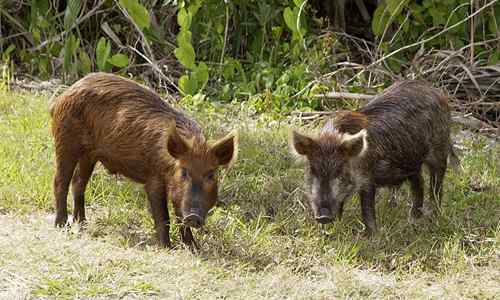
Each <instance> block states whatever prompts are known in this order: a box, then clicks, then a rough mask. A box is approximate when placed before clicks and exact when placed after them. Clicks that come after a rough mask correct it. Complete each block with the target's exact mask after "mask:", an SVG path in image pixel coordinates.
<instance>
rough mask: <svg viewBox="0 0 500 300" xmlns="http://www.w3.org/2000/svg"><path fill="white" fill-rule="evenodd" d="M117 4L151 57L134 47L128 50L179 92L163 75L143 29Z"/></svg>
mask: <svg viewBox="0 0 500 300" xmlns="http://www.w3.org/2000/svg"><path fill="white" fill-rule="evenodd" d="M116 4H117V5H118V8H119V9H120V10H121V12H122V13H123V15H124V16H125V17H126V18H127V19H128V20H129V22H130V23H132V25H133V26H134V28H135V29H136V31H137V32H138V33H139V35H140V37H141V41H142V48H143V49H144V50H145V51H146V52H147V54H148V56H149V57H148V56H147V55H145V54H144V53H142V52H141V51H139V50H137V49H136V48H134V47H132V46H128V48H129V49H131V50H133V51H134V52H136V53H137V54H139V55H140V56H141V57H142V58H143V59H144V60H146V61H147V62H148V63H149V64H150V65H151V67H152V68H153V70H154V71H155V72H156V73H157V74H158V77H159V78H161V79H164V80H165V81H167V82H168V83H169V84H170V85H172V86H173V87H175V89H176V90H177V91H179V88H178V87H177V85H176V84H175V83H174V82H173V81H172V80H171V79H170V78H168V77H167V76H166V75H165V74H163V72H162V70H161V69H160V67H159V66H158V63H157V62H156V60H155V57H154V53H153V50H152V49H151V47H150V46H149V43H148V41H147V39H146V37H145V36H144V33H143V32H142V29H141V28H139V26H137V24H136V23H135V22H134V20H133V19H132V17H130V15H129V14H128V12H127V10H126V9H124V8H123V7H122V6H121V5H120V3H119V2H118V1H117V0H116Z"/></svg>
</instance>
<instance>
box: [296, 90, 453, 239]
mask: <svg viewBox="0 0 500 300" xmlns="http://www.w3.org/2000/svg"><path fill="white" fill-rule="evenodd" d="M290 144H291V145H290V146H291V148H292V151H295V152H296V153H297V154H299V155H302V156H304V157H306V158H307V170H306V178H307V184H308V186H309V198H310V203H311V207H312V210H313V214H314V217H315V219H316V220H317V221H318V222H320V223H329V222H332V221H333V220H334V219H335V217H337V218H339V219H340V218H341V216H342V212H343V208H344V204H345V202H346V201H347V200H348V199H350V198H351V197H352V195H353V193H355V192H356V193H358V194H359V196H360V199H361V213H362V218H363V222H364V224H365V226H366V233H367V234H371V233H373V232H375V231H376V229H377V226H376V220H375V194H376V191H377V188H378V187H381V186H389V187H397V186H399V185H401V184H402V183H403V182H405V181H409V182H410V185H411V190H412V194H413V205H412V209H411V215H410V216H411V217H414V218H419V217H421V215H422V205H423V200H424V193H423V182H422V165H426V166H427V168H428V170H429V174H430V197H431V199H432V200H433V201H434V202H435V203H439V202H440V198H441V194H442V183H443V177H444V175H445V171H446V167H447V158H448V155H449V154H452V155H453V157H454V153H453V151H452V148H451V142H450V109H449V107H448V102H447V97H445V96H444V95H443V94H441V92H440V91H439V90H437V89H435V88H433V87H432V86H430V85H429V84H427V83H425V82H419V81H403V82H399V83H396V84H394V85H392V86H391V87H389V88H388V89H387V90H385V92H384V93H383V94H381V95H378V96H377V97H375V98H374V99H373V100H372V101H370V102H369V103H368V104H367V105H366V106H364V107H363V108H361V109H359V110H358V111H352V112H351V111H341V112H338V113H337V114H336V115H335V117H334V118H333V120H330V121H328V122H327V124H326V125H325V126H324V127H323V128H322V130H321V132H320V133H319V136H318V137H309V136H306V135H303V134H300V133H298V132H296V131H292V132H291V135H290ZM454 158H456V157H454Z"/></svg>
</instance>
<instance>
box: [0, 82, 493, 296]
mask: <svg viewBox="0 0 500 300" xmlns="http://www.w3.org/2000/svg"><path fill="white" fill-rule="evenodd" d="M49 98H50V95H45V94H40V95H34V94H29V93H22V92H5V91H3V92H2V91H0V245H1V246H0V298H3V297H7V298H10V296H13V295H17V296H21V297H27V298H45V297H56V298H75V297H83V298H88V297H90V298H92V297H114V298H120V297H130V298H149V297H159V298H182V299H185V298H187V299H191V298H205V297H208V298H227V299H234V298H239V299H249V298H275V299H283V298H291V299H297V298H299V299H327V298H337V297H338V298H367V297H368V298H386V297H388V298H426V299H427V298H442V297H446V298H457V297H458V298H481V299H489V298H490V299H492V298H495V297H496V296H498V295H499V294H500V258H499V256H500V249H499V239H500V237H499V232H500V225H499V219H500V196H499V195H500V165H499V161H500V158H499V157H500V146H499V145H498V144H497V143H494V142H492V141H490V140H487V139H485V138H484V137H481V136H473V138H469V139H467V140H464V141H461V142H460V144H463V145H462V146H463V148H464V151H463V153H462V156H461V160H462V164H463V169H462V170H461V171H460V172H454V171H450V172H448V174H447V178H446V181H445V187H444V189H445V197H444V199H443V207H442V212H441V214H439V215H437V216H434V217H432V218H424V219H423V220H421V221H419V222H418V223H417V224H415V225H412V224H409V223H408V221H407V219H408V217H407V216H408V210H409V203H410V198H409V191H408V188H407V187H404V188H403V189H402V190H401V191H400V193H399V198H398V205H397V207H395V208H393V207H390V206H389V204H388V201H387V200H388V192H387V191H386V190H385V189H382V190H381V191H380V193H379V195H378V204H377V218H378V224H379V229H380V233H379V234H378V235H377V236H375V237H373V238H371V239H366V238H364V237H363V236H362V232H363V225H362V222H361V218H360V208H359V202H358V200H357V199H353V201H351V202H350V204H349V205H348V207H347V208H346V211H345V213H344V217H343V220H342V221H341V222H338V223H335V224H331V225H327V226H321V225H318V224H317V223H315V222H314V220H312V218H311V216H310V211H309V209H308V204H307V200H306V199H305V197H304V191H303V166H302V165H301V163H299V162H297V161H296V160H295V159H294V158H293V157H292V156H291V155H290V154H289V153H288V147H287V129H288V128H289V127H290V123H293V124H295V126H297V125H296V120H291V121H290V120H288V121H281V122H280V121H275V120H273V119H271V118H269V117H267V116H266V115H252V112H251V111H250V109H248V108H247V107H245V106H216V105H208V104H203V103H201V104H200V103H194V104H191V105H190V106H189V113H190V114H192V115H193V116H195V118H196V119H197V120H199V121H200V123H202V124H204V126H205V127H206V131H207V134H208V135H209V136H210V137H213V138H215V137H220V136H221V135H223V134H224V133H226V132H227V131H229V130H230V129H232V128H233V127H237V128H239V129H240V151H239V157H238V161H237V163H236V164H235V165H234V167H233V168H232V169H231V170H229V171H227V172H225V173H224V174H223V176H222V178H223V181H222V183H221V188H220V189H221V191H220V203H219V207H218V208H217V209H216V210H215V211H214V212H213V214H212V215H211V216H210V217H209V219H208V224H207V226H206V228H205V229H204V230H203V232H197V233H196V234H195V235H196V238H197V239H198V240H199V242H200V246H201V250H200V251H199V252H197V253H191V252H189V251H188V250H186V249H184V248H182V247H180V248H179V249H177V250H164V249H159V248H157V247H156V246H155V242H156V241H155V238H154V231H153V226H152V220H151V217H150V215H149V212H148V209H147V206H146V201H145V194H144V192H143V190H142V187H141V186H140V185H137V184H134V183H132V182H130V181H128V180H124V179H122V178H117V177H113V176H110V175H108V174H107V173H106V171H105V170H103V169H102V168H101V167H99V168H98V169H97V171H96V172H95V173H94V176H93V177H92V180H91V182H90V184H89V187H88V189H87V193H86V199H87V201H86V209H87V216H88V218H89V224H88V227H87V228H86V229H85V230H83V231H78V230H77V228H72V229H70V230H68V231H64V230H56V229H54V228H52V221H53V215H52V214H53V208H52V201H53V197H52V187H51V186H52V176H53V172H54V164H53V159H54V156H53V145H52V140H51V136H50V129H49V115H48V109H47V108H48V101H49ZM69 199H71V198H70V197H69ZM68 203H70V206H71V201H68ZM172 231H173V232H172V236H173V238H174V243H175V244H176V245H181V243H180V241H179V239H178V237H177V228H176V227H175V226H174V228H173V230H172Z"/></svg>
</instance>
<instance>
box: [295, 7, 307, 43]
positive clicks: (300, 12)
mask: <svg viewBox="0 0 500 300" xmlns="http://www.w3.org/2000/svg"><path fill="white" fill-rule="evenodd" d="M306 3H307V0H305V1H304V2H302V5H301V6H300V8H299V13H298V14H297V32H299V33H300V16H301V15H302V11H303V10H304V7H305V6H306ZM301 37H302V34H301ZM302 40H303V42H304V49H307V47H306V40H305V39H304V38H303V37H302Z"/></svg>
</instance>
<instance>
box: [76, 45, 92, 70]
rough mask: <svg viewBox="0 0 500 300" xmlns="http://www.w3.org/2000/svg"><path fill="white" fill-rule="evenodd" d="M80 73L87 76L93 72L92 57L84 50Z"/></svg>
mask: <svg viewBox="0 0 500 300" xmlns="http://www.w3.org/2000/svg"><path fill="white" fill-rule="evenodd" d="M79 59H80V63H79V65H80V72H81V73H82V74H83V75H85V74H88V73H90V72H92V61H91V60H90V56H89V55H88V54H87V52H85V51H84V50H83V49H81V50H80V55H79Z"/></svg>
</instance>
